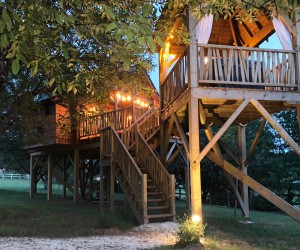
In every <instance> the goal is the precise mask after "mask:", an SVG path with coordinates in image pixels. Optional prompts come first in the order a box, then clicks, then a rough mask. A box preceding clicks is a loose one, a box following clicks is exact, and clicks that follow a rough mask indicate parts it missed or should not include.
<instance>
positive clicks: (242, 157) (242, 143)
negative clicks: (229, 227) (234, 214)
mask: <svg viewBox="0 0 300 250" xmlns="http://www.w3.org/2000/svg"><path fill="white" fill-rule="evenodd" d="M238 138H239V139H238V141H239V161H240V167H241V170H242V172H243V173H244V174H245V175H247V167H246V165H245V161H246V155H247V149H246V127H245V126H238ZM248 192H249V190H248V186H247V185H246V184H245V183H244V182H242V197H243V201H244V210H242V212H243V217H244V218H245V219H248V218H249V197H248Z"/></svg>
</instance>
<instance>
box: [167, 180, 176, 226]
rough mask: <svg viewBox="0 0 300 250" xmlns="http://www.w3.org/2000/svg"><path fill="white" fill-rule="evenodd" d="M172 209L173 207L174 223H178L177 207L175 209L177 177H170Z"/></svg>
mask: <svg viewBox="0 0 300 250" xmlns="http://www.w3.org/2000/svg"><path fill="white" fill-rule="evenodd" d="M169 178H170V196H171V197H170V203H171V204H170V207H171V214H173V215H174V217H173V218H172V219H173V222H175V221H176V217H175V215H176V207H175V175H173V174H171V175H170V177H169Z"/></svg>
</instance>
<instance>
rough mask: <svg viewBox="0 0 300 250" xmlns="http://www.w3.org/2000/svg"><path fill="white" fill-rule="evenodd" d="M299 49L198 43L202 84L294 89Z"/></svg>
mask: <svg viewBox="0 0 300 250" xmlns="http://www.w3.org/2000/svg"><path fill="white" fill-rule="evenodd" d="M296 61H297V60H296V51H292V50H290V51H285V50H273V49H260V48H244V47H233V46H221V45H204V44H199V45H198V67H199V68H198V77H199V86H209V87H228V88H234V87H235V88H251V89H253V88H254V89H266V90H274V91H276V90H285V91H295V90H296V89H297V83H296Z"/></svg>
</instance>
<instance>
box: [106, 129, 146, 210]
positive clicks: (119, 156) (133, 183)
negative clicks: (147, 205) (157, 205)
mask: <svg viewBox="0 0 300 250" xmlns="http://www.w3.org/2000/svg"><path fill="white" fill-rule="evenodd" d="M111 133H112V159H113V161H115V162H117V163H118V165H119V167H120V169H121V170H122V172H123V174H124V176H125V178H126V179H127V182H128V184H129V185H130V190H131V192H133V193H134V195H135V200H137V201H138V203H139V205H140V206H141V207H144V201H143V199H144V198H143V186H142V182H143V174H142V172H141V170H140V169H139V167H138V166H137V164H136V163H135V161H134V159H133V158H132V156H131V155H130V153H129V152H128V150H127V149H126V147H125V145H124V143H123V142H122V140H121V139H120V137H119V136H118V134H117V133H116V131H115V130H113V129H111Z"/></svg>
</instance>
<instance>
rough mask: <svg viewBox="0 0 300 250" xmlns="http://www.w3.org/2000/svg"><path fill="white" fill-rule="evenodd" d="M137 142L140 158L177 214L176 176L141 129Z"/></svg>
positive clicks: (173, 211)
mask: <svg viewBox="0 0 300 250" xmlns="http://www.w3.org/2000/svg"><path fill="white" fill-rule="evenodd" d="M137 144H138V145H137V154H138V157H139V159H140V160H141V161H142V162H143V163H144V165H145V166H146V167H147V170H148V173H149V174H150V176H151V177H152V178H153V181H154V183H155V185H156V186H157V187H158V188H159V189H160V190H161V192H162V194H163V196H164V198H165V199H166V200H167V201H168V202H169V205H170V206H171V211H172V214H174V215H175V176H174V175H173V174H170V173H169V172H168V170H167V169H166V168H165V167H164V165H163V164H162V163H161V161H160V160H159V159H158V157H157V156H156V155H155V153H154V152H153V150H152V149H151V147H150V146H149V144H148V143H147V141H146V140H145V139H144V137H143V136H142V135H141V133H140V132H139V131H138V132H137Z"/></svg>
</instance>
